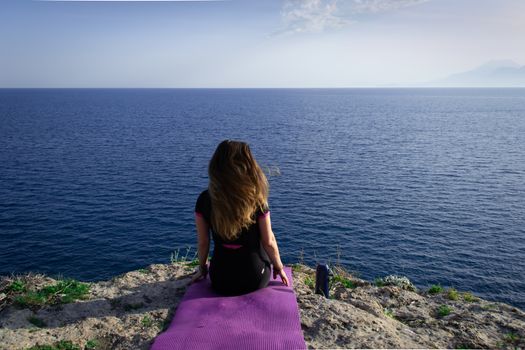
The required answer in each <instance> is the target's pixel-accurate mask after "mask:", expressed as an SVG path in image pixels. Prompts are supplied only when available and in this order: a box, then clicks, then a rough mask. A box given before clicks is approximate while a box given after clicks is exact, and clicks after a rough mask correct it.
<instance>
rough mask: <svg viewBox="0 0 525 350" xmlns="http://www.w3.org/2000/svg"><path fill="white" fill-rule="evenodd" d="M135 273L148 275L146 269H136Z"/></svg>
mask: <svg viewBox="0 0 525 350" xmlns="http://www.w3.org/2000/svg"><path fill="white" fill-rule="evenodd" d="M137 271H138V272H140V273H143V274H148V273H149V270H148V269H138V270H137Z"/></svg>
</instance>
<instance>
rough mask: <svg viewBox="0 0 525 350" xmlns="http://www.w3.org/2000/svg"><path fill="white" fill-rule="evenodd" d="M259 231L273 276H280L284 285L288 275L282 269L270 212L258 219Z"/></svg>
mask: <svg viewBox="0 0 525 350" xmlns="http://www.w3.org/2000/svg"><path fill="white" fill-rule="evenodd" d="M258 222H259V231H260V232H261V242H262V245H263V248H264V250H265V251H266V253H267V254H268V256H269V257H270V260H271V261H272V265H273V269H274V273H273V275H274V278H275V277H276V276H277V275H280V276H281V279H282V281H283V283H284V284H285V285H288V277H287V276H286V273H285V272H284V270H283V267H284V266H283V263H282V262H281V256H280V255H279V247H278V246H277V240H276V239H275V235H274V234H273V231H272V222H271V220H270V213H268V214H266V215H265V216H263V217H260V218H259V219H258Z"/></svg>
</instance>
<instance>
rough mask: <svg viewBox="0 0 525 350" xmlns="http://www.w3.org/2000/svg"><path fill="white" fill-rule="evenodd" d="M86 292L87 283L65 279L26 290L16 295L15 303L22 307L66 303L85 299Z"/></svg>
mask: <svg viewBox="0 0 525 350" xmlns="http://www.w3.org/2000/svg"><path fill="white" fill-rule="evenodd" d="M88 292H89V284H87V283H82V282H79V281H76V280H72V279H67V280H62V281H58V282H57V283H55V284H53V285H50V286H46V287H43V288H41V289H40V290H37V291H27V292H25V293H24V294H22V295H19V296H17V297H16V298H15V303H16V304H18V305H19V306H22V307H31V306H43V305H54V304H66V303H71V302H73V301H75V300H78V299H85V297H86V294H87V293H88Z"/></svg>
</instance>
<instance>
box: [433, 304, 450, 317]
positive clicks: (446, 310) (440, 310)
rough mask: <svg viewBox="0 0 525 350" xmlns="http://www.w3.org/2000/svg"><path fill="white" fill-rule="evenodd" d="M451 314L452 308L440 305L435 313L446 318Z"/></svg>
mask: <svg viewBox="0 0 525 350" xmlns="http://www.w3.org/2000/svg"><path fill="white" fill-rule="evenodd" d="M451 312H452V308H451V307H450V306H448V305H441V306H440V307H439V308H438V310H437V313H438V315H439V316H440V317H445V316H448V315H450V313H451Z"/></svg>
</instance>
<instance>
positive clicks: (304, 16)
mask: <svg viewBox="0 0 525 350" xmlns="http://www.w3.org/2000/svg"><path fill="white" fill-rule="evenodd" d="M337 11H338V7H337V0H285V2H284V5H283V9H282V11H281V16H282V21H283V28H282V29H281V30H280V31H279V33H303V32H314V33H316V32H322V31H323V30H325V29H330V28H339V27H343V26H344V25H346V24H347V20H346V19H344V18H342V17H339V16H338V15H337Z"/></svg>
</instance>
